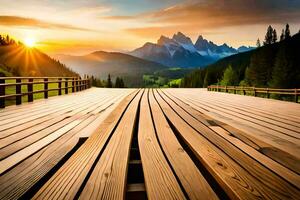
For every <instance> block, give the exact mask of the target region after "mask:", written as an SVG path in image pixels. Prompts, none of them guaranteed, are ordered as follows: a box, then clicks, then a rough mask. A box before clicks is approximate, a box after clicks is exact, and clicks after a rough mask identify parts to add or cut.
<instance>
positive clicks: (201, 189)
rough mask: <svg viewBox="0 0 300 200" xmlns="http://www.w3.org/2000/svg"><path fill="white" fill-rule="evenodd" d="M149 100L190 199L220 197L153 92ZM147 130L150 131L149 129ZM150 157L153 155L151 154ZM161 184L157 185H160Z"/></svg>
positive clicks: (174, 165)
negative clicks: (185, 146) (184, 146)
mask: <svg viewBox="0 0 300 200" xmlns="http://www.w3.org/2000/svg"><path fill="white" fill-rule="evenodd" d="M149 102H150V105H151V111H152V115H153V120H154V123H155V127H156V131H157V136H158V139H159V141H160V144H161V146H162V148H163V150H164V152H165V154H166V156H167V158H168V160H169V162H170V163H171V165H172V167H173V169H174V171H175V173H176V174H177V176H178V178H179V180H180V181H181V184H182V186H183V187H184V189H185V191H186V193H187V195H188V197H189V199H218V197H217V196H216V194H215V193H214V191H213V190H212V188H211V187H210V185H209V184H208V183H207V181H206V180H205V178H204V177H203V176H202V174H201V173H200V171H199V170H198V169H197V167H196V165H195V164H194V163H193V161H192V160H191V158H190V157H189V155H188V154H187V153H186V152H185V151H184V149H183V147H182V146H181V145H180V143H179V142H178V140H177V138H176V136H175V134H174V132H173V131H172V129H171V127H170V126H169V125H168V122H167V120H166V118H165V117H164V115H163V112H162V110H161V109H160V107H159V105H158V103H157V102H156V100H155V99H154V96H153V93H152V92H151V93H150V95H149ZM145 130H146V131H148V129H145ZM149 157H151V154H150V155H149ZM148 159H149V158H148ZM163 173H164V172H163ZM156 176H157V175H156ZM160 185H161V184H159V186H158V185H157V186H156V187H160Z"/></svg>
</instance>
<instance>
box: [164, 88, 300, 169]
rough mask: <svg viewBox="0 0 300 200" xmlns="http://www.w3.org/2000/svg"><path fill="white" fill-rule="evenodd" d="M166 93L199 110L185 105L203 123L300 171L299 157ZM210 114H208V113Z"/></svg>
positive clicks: (179, 101)
mask: <svg viewBox="0 0 300 200" xmlns="http://www.w3.org/2000/svg"><path fill="white" fill-rule="evenodd" d="M166 94H168V96H170V95H171V96H172V98H173V97H174V98H176V99H177V100H178V101H176V103H177V104H178V105H180V106H181V107H184V106H185V105H189V106H191V107H193V108H194V109H196V110H197V112H194V111H193V109H191V108H188V107H185V109H186V110H187V111H188V112H189V113H193V116H194V117H195V118H197V120H199V121H201V123H203V124H205V125H206V126H211V124H210V123H208V122H211V121H212V122H213V123H214V124H216V125H218V126H220V127H222V128H223V129H224V130H227V131H229V132H230V134H231V136H232V137H234V138H238V139H239V140H241V141H243V142H244V143H245V144H247V145H249V146H251V147H252V148H254V149H256V150H257V151H259V152H260V153H262V154H264V155H266V156H268V157H270V158H271V159H273V160H275V161H277V162H278V163H280V164H282V165H284V166H285V167H287V168H289V169H290V170H292V171H294V172H295V173H298V174H299V173H300V166H299V162H300V161H299V159H297V158H296V157H294V156H292V155H290V154H288V153H287V152H285V151H283V150H281V149H279V148H276V147H274V146H272V145H270V144H268V143H266V142H265V141H264V138H263V139H261V140H260V139H258V138H256V137H253V136H252V135H251V134H248V133H246V132H243V131H241V130H239V129H237V128H234V127H232V126H230V125H228V124H226V123H223V122H221V121H219V120H216V118H212V117H210V116H208V115H209V113H211V112H206V111H205V110H202V111H203V113H206V114H203V113H201V112H199V110H198V109H197V108H198V107H197V106H195V105H194V104H193V103H189V101H187V100H186V99H185V98H184V97H181V96H178V97H176V95H175V96H174V94H173V95H172V94H170V93H169V91H167V92H166ZM207 114H208V115H207ZM223 119H224V118H221V119H220V120H223Z"/></svg>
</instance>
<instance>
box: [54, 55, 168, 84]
mask: <svg viewBox="0 0 300 200" xmlns="http://www.w3.org/2000/svg"><path fill="white" fill-rule="evenodd" d="M55 57H56V58H57V59H59V60H60V61H61V62H63V63H65V64H66V65H67V66H70V67H72V69H73V70H74V71H76V72H78V73H79V74H80V75H84V74H87V75H93V76H94V77H96V78H100V79H107V76H108V74H110V75H111V76H112V79H113V80H114V79H115V78H116V77H117V76H119V77H122V79H123V80H124V82H125V85H126V86H127V87H140V86H141V85H143V75H144V74H152V73H153V72H155V71H157V70H161V69H166V68H167V67H166V66H164V65H162V64H159V63H156V62H152V61H148V60H144V59H141V58H137V57H134V56H131V55H127V54H123V53H118V52H104V51H96V52H93V53H91V54H87V55H83V56H71V55H62V54H59V55H56V56H55Z"/></svg>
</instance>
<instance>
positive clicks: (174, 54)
mask: <svg viewBox="0 0 300 200" xmlns="http://www.w3.org/2000/svg"><path fill="white" fill-rule="evenodd" d="M252 49H254V48H253V47H246V46H241V47H239V48H238V49H235V48H233V47H230V46H228V45H227V44H226V43H224V44H223V45H220V46H218V45H216V44H214V43H213V42H212V41H208V40H206V39H204V38H203V37H202V36H201V35H200V36H199V37H198V39H197V41H196V42H195V44H194V43H193V42H192V40H191V39H190V38H189V37H187V36H185V35H184V34H183V33H181V32H178V33H176V34H174V35H173V37H172V38H168V37H165V36H161V37H160V38H159V39H158V41H157V43H156V44H154V43H150V42H147V43H146V44H144V46H142V47H140V48H137V49H135V50H133V51H132V52H130V53H129V54H131V55H133V56H136V57H139V58H143V59H147V60H151V61H154V62H157V63H160V64H163V65H166V66H169V67H203V66H206V65H208V64H211V63H213V62H215V61H217V60H219V59H221V58H224V57H227V56H230V55H233V54H237V53H240V52H245V51H249V50H252Z"/></svg>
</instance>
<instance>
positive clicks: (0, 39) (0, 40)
mask: <svg viewBox="0 0 300 200" xmlns="http://www.w3.org/2000/svg"><path fill="white" fill-rule="evenodd" d="M16 44H18V45H22V43H21V42H18V43H17V42H16V41H15V40H14V39H12V38H11V37H10V36H9V35H6V36H2V35H0V46H8V45H16Z"/></svg>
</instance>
